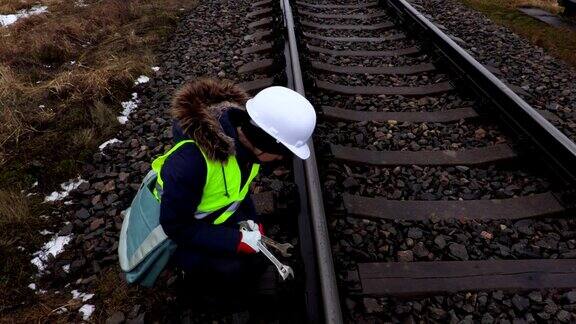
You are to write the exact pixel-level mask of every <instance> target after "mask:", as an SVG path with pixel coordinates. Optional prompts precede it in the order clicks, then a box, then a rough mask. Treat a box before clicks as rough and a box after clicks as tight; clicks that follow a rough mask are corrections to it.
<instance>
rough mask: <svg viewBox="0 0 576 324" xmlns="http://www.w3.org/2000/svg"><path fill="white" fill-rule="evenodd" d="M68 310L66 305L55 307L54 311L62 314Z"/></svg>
mask: <svg viewBox="0 0 576 324" xmlns="http://www.w3.org/2000/svg"><path fill="white" fill-rule="evenodd" d="M67 311H68V308H66V307H60V308H56V310H55V313H56V314H58V315H60V314H64V313H66V312H67Z"/></svg>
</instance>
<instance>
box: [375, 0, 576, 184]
mask: <svg viewBox="0 0 576 324" xmlns="http://www.w3.org/2000/svg"><path fill="white" fill-rule="evenodd" d="M380 4H381V5H384V6H387V7H389V8H390V9H392V10H394V11H395V12H396V14H397V15H398V18H399V20H400V22H402V23H404V24H405V25H407V27H408V28H409V29H412V31H413V32H415V34H417V35H419V36H420V37H421V38H422V39H424V40H425V41H426V42H427V43H430V44H431V45H432V47H434V48H435V49H436V50H437V51H438V52H439V53H440V54H441V55H442V56H443V57H444V58H445V59H446V61H447V62H448V63H449V65H448V67H449V68H451V69H452V70H455V71H456V72H457V73H458V74H459V77H461V78H463V80H464V81H465V82H466V83H467V84H469V85H471V88H472V90H473V91H474V92H476V93H477V94H478V95H480V96H481V97H482V98H483V99H484V100H487V101H488V102H490V103H491V104H492V105H494V106H495V107H496V109H497V111H498V113H499V115H500V116H501V117H502V119H503V121H504V122H505V123H506V124H507V125H509V126H510V127H512V129H513V130H514V131H515V132H516V133H518V134H519V136H520V138H521V140H524V139H526V140H527V141H526V142H527V143H526V144H529V145H528V148H530V149H531V150H533V151H538V152H540V153H542V155H541V156H542V157H543V158H545V160H547V162H549V163H548V165H549V167H550V169H551V172H552V173H553V174H554V173H555V174H556V175H557V177H558V179H559V180H560V181H561V182H563V183H564V184H566V185H568V186H569V187H573V186H574V185H576V144H575V143H574V142H573V141H571V140H570V139H569V138H568V137H567V136H566V135H564V134H563V133H562V132H560V131H559V130H558V129H557V128H556V127H555V126H554V125H552V124H551V123H550V122H549V121H548V120H546V119H545V118H544V117H542V116H541V115H540V114H539V113H538V112H537V111H536V110H535V109H534V108H533V107H532V106H530V105H529V104H528V103H527V102H526V101H524V100H523V99H522V98H520V97H519V96H518V95H517V94H516V93H514V92H513V91H512V90H511V89H510V88H509V87H508V86H506V85H505V84H504V83H503V82H502V81H501V80H500V79H498V78H497V77H496V76H494V74H492V73H491V72H490V71H488V70H487V69H486V68H485V67H484V66H483V65H482V64H480V63H479V62H478V61H477V60H476V59H474V58H473V57H472V56H471V55H470V54H468V52H466V50H464V49H463V48H462V47H460V46H459V45H458V44H456V42H454V41H453V40H452V39H451V38H450V37H449V36H448V35H446V34H445V33H444V32H442V31H441V30H440V28H438V27H437V26H436V25H434V24H433V23H432V22H430V20H428V19H427V18H426V17H424V15H422V14H421V13H420V12H418V11H417V10H416V9H415V8H414V7H413V6H412V5H410V4H409V3H408V2H407V1H406V0H386V1H383V0H381V1H380Z"/></svg>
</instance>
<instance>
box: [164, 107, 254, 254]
mask: <svg viewBox="0 0 576 324" xmlns="http://www.w3.org/2000/svg"><path fill="white" fill-rule="evenodd" d="M234 113H238V110H236V109H235V108H231V109H230V110H228V111H226V112H224V113H223V114H222V116H221V117H220V119H219V121H220V124H221V125H222V129H223V130H224V132H225V133H226V135H228V136H230V137H231V138H233V139H234V142H235V148H236V159H237V160H238V163H239V165H240V170H241V173H242V184H244V183H245V181H246V178H247V177H248V175H249V172H250V167H251V165H252V163H253V162H254V161H255V160H254V156H253V155H252V154H251V152H249V151H248V150H247V149H246V148H245V147H244V146H243V145H242V144H241V143H240V142H239V140H238V134H237V132H236V126H235V125H234V124H233V122H234V118H231V115H233V114H234ZM173 134H174V141H175V142H176V143H177V142H179V141H181V140H185V139H189V138H188V137H187V136H186V135H185V134H184V133H183V132H182V129H181V128H180V127H179V125H178V123H177V122H175V123H174V124H173ZM161 172H162V179H163V180H164V188H163V189H164V192H163V195H162V201H161V207H160V224H161V225H162V228H163V229H164V231H165V232H166V234H167V235H168V237H169V238H171V239H172V240H174V241H175V242H176V244H177V245H178V250H179V254H180V255H182V253H184V254H186V253H191V254H194V253H196V252H202V253H214V254H230V253H236V248H237V245H238V243H239V242H240V239H241V234H240V232H239V230H238V222H240V221H242V220H248V219H252V220H254V221H256V222H259V219H258V218H257V215H256V212H255V209H254V205H253V203H252V201H251V199H250V198H249V197H247V198H246V199H245V200H244V202H243V203H242V204H241V206H240V207H239V209H238V210H237V211H236V212H235V213H234V215H233V216H232V217H230V219H228V220H227V221H226V222H225V223H224V224H221V225H213V224H211V223H209V222H207V221H204V220H197V219H195V218H194V213H195V212H196V208H197V206H198V205H199V204H200V201H201V199H202V192H203V190H204V184H205V182H206V172H207V169H206V162H205V160H204V157H203V155H202V153H201V152H200V150H199V149H198V147H197V146H196V145H194V144H186V145H184V146H182V147H181V148H179V149H178V150H177V151H176V152H174V153H173V154H172V155H170V157H168V159H167V160H166V161H165V163H164V166H163V167H162V171H161ZM191 257H192V255H191Z"/></svg>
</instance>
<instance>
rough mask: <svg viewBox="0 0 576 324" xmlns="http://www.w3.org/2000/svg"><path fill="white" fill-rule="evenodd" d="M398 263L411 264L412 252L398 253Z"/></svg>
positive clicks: (412, 259)
mask: <svg viewBox="0 0 576 324" xmlns="http://www.w3.org/2000/svg"><path fill="white" fill-rule="evenodd" d="M397 256H398V262H412V261H414V255H413V254H412V251H398V253H397Z"/></svg>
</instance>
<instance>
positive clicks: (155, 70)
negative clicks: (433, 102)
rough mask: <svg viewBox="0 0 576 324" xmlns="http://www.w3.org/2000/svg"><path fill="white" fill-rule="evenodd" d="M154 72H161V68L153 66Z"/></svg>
mask: <svg viewBox="0 0 576 324" xmlns="http://www.w3.org/2000/svg"><path fill="white" fill-rule="evenodd" d="M152 71H154V72H158V71H160V67H159V66H153V67H152Z"/></svg>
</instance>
